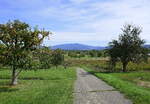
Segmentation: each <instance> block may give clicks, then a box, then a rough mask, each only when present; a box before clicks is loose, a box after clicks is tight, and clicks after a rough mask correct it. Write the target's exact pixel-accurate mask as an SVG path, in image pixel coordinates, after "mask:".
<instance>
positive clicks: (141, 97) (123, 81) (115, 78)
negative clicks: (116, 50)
mask: <svg viewBox="0 0 150 104" xmlns="http://www.w3.org/2000/svg"><path fill="white" fill-rule="evenodd" d="M86 70H87V71H89V72H91V73H93V74H94V75H95V76H97V77H98V78H101V79H102V80H104V81H106V82H107V83H108V84H110V85H112V86H113V87H115V88H116V89H118V90H119V91H120V92H122V93H124V94H125V95H126V97H127V98H129V99H131V100H132V101H133V103H134V104H150V90H149V89H146V88H144V87H141V86H138V85H137V84H136V83H134V82H133V81H132V80H133V79H135V78H137V76H140V77H141V76H142V77H143V80H145V81H149V79H150V76H149V75H150V72H147V73H144V72H143V73H142V74H141V72H135V73H134V72H130V73H125V74H124V73H99V72H95V71H93V70H91V69H89V68H86ZM130 78H131V79H130ZM129 79H130V81H129Z"/></svg>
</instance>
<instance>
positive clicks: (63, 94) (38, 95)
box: [0, 68, 76, 104]
mask: <svg viewBox="0 0 150 104" xmlns="http://www.w3.org/2000/svg"><path fill="white" fill-rule="evenodd" d="M75 73H76V72H75V70H74V68H69V69H63V68H59V69H48V70H38V71H23V72H22V73H21V75H20V77H19V84H18V85H17V86H14V87H10V86H9V85H8V84H9V82H10V75H11V74H10V70H1V71H0V104H72V103H73V94H72V92H73V84H74V81H75V79H76V74H75Z"/></svg>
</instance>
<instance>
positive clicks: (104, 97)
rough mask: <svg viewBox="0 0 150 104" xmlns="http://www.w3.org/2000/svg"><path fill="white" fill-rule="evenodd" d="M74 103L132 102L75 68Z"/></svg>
mask: <svg viewBox="0 0 150 104" xmlns="http://www.w3.org/2000/svg"><path fill="white" fill-rule="evenodd" d="M74 95H75V99H74V104H132V103H131V101H130V100H128V99H126V98H125V97H124V96H123V95H122V94H121V93H119V92H118V91H116V90H115V89H114V88H113V87H111V86H109V85H108V84H106V83H105V82H104V81H102V80H100V79H98V78H97V77H95V76H94V75H91V74H89V73H88V72H86V71H84V70H83V69H81V68H78V69H77V80H76V83H75V92H74Z"/></svg>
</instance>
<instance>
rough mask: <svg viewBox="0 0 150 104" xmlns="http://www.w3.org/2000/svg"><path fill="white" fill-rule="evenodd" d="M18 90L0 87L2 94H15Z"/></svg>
mask: <svg viewBox="0 0 150 104" xmlns="http://www.w3.org/2000/svg"><path fill="white" fill-rule="evenodd" d="M17 90H18V89H17V88H10V87H0V93H1V92H14V91H17Z"/></svg>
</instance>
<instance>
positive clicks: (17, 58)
mask: <svg viewBox="0 0 150 104" xmlns="http://www.w3.org/2000/svg"><path fill="white" fill-rule="evenodd" d="M48 35H49V32H47V31H44V30H42V31H40V30H38V28H36V27H35V28H34V29H32V28H31V27H30V26H29V25H28V24H26V23H24V22H21V21H19V20H14V21H8V22H7V23H6V24H0V42H1V44H2V45H3V48H2V49H1V50H3V51H2V52H1V53H0V55H1V57H2V58H3V64H5V65H9V66H11V69H12V81H11V85H16V84H17V78H18V75H19V73H20V72H21V71H22V69H24V68H25V67H26V64H27V63H28V59H29V58H31V52H32V50H34V49H36V47H37V46H38V45H40V44H41V42H42V41H43V39H44V38H45V37H47V36H48ZM17 69H20V70H18V71H17Z"/></svg>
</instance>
